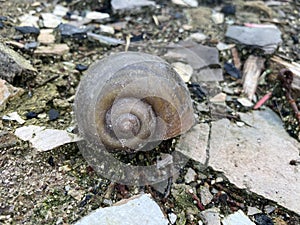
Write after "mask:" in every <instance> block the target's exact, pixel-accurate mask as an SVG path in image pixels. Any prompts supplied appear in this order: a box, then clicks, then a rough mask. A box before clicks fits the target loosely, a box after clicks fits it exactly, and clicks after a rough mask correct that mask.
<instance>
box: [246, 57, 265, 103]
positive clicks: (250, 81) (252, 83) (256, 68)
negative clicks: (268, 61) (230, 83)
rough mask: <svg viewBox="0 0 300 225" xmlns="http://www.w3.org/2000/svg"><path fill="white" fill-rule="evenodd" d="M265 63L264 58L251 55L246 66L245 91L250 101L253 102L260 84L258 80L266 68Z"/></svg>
mask: <svg viewBox="0 0 300 225" xmlns="http://www.w3.org/2000/svg"><path fill="white" fill-rule="evenodd" d="M264 63H265V59H264V58H262V57H259V56H253V55H250V56H249V58H248V59H247V60H246V62H245V64H244V69H243V90H244V92H245V93H246V95H247V97H248V98H249V100H253V97H254V95H255V92H256V88H257V84H258V78H259V76H260V75H261V73H262V70H263V69H264V67H265V66H264Z"/></svg>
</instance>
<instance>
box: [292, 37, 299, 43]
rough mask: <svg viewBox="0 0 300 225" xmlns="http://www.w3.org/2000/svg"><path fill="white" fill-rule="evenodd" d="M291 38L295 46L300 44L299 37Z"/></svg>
mask: <svg viewBox="0 0 300 225" xmlns="http://www.w3.org/2000/svg"><path fill="white" fill-rule="evenodd" d="M291 38H292V40H293V42H294V44H298V43H299V38H298V36H297V35H292V36H291Z"/></svg>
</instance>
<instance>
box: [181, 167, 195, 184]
mask: <svg viewBox="0 0 300 225" xmlns="http://www.w3.org/2000/svg"><path fill="white" fill-rule="evenodd" d="M196 175H197V173H196V172H195V170H193V169H192V168H189V169H188V171H187V172H186V175H185V176H184V180H185V183H186V184H189V183H191V182H193V181H194V180H195V177H196Z"/></svg>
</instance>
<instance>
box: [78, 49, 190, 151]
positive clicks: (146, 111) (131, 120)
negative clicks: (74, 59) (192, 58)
mask: <svg viewBox="0 0 300 225" xmlns="http://www.w3.org/2000/svg"><path fill="white" fill-rule="evenodd" d="M75 117H76V120H77V123H78V129H79V132H80V134H81V135H82V136H83V138H84V139H85V140H87V141H88V142H90V143H92V144H95V145H100V146H102V147H105V148H106V149H107V150H109V151H118V150H122V149H123V150H124V149H126V150H132V151H138V150H147V149H149V148H153V146H154V145H153V143H158V142H159V141H161V140H166V139H169V138H172V137H175V136H177V135H179V134H182V133H184V132H186V131H187V130H189V129H190V128H191V127H192V126H193V125H194V122H195V119H194V113H193V107H192V102H191V98H190V95H189V91H188V89H187V87H186V85H185V83H184V82H183V81H182V79H181V78H180V76H179V75H178V74H177V73H176V72H175V71H174V70H173V69H172V67H171V66H170V65H169V64H168V63H167V62H166V61H164V60H163V59H161V58H159V57H157V56H152V55H149V54H145V53H138V52H124V53H117V54H114V55H111V56H109V57H107V58H104V59H102V60H100V61H97V62H96V63H94V64H93V65H92V66H91V67H90V68H89V69H88V71H87V73H86V74H85V75H84V77H83V79H82V80H81V82H80V85H79V87H78V90H77V93H76V98H75Z"/></svg>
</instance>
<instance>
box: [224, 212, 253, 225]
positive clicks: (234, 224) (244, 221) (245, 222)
mask: <svg viewBox="0 0 300 225" xmlns="http://www.w3.org/2000/svg"><path fill="white" fill-rule="evenodd" d="M222 224H223V225H255V223H253V222H252V221H251V220H250V219H249V218H248V217H247V216H246V215H245V214H244V212H243V211H242V210H238V211H237V212H235V213H233V214H231V215H229V216H226V217H225V218H224V219H223V220H222Z"/></svg>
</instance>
